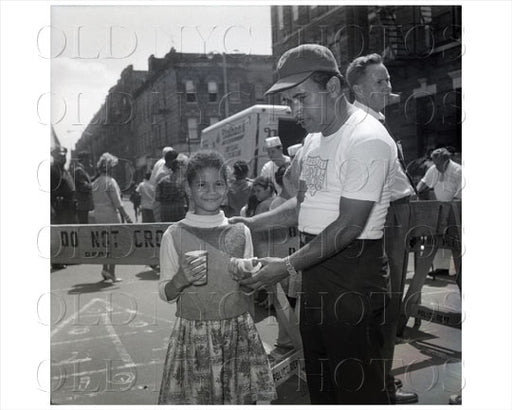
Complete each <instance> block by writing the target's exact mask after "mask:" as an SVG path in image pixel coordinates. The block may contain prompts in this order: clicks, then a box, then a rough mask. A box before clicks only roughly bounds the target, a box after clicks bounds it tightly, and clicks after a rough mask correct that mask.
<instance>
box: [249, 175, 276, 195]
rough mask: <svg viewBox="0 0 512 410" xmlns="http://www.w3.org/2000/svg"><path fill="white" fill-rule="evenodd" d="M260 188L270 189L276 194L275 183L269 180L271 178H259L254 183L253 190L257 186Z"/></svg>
mask: <svg viewBox="0 0 512 410" xmlns="http://www.w3.org/2000/svg"><path fill="white" fill-rule="evenodd" d="M258 185H259V186H260V187H262V188H263V189H267V188H270V190H271V191H272V193H275V192H276V187H275V186H274V183H273V182H272V180H271V179H270V178H269V177H264V176H259V177H257V178H256V179H255V180H254V181H253V183H252V186H253V188H254V187H255V186H258Z"/></svg>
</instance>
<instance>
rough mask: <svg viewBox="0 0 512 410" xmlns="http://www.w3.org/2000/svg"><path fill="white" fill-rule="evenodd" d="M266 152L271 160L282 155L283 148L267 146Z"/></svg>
mask: <svg viewBox="0 0 512 410" xmlns="http://www.w3.org/2000/svg"><path fill="white" fill-rule="evenodd" d="M267 154H268V157H269V158H270V159H271V160H272V161H275V160H277V159H280V158H281V157H282V154H283V148H282V147H271V148H267Z"/></svg>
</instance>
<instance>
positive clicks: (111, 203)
mask: <svg viewBox="0 0 512 410" xmlns="http://www.w3.org/2000/svg"><path fill="white" fill-rule="evenodd" d="M118 162H119V160H118V159H117V157H115V156H114V155H112V154H109V153H108V152H105V153H104V154H102V155H101V157H100V159H99V161H98V164H97V165H96V168H97V171H98V177H97V178H96V179H95V180H94V182H93V183H92V196H93V201H94V218H95V221H96V223H98V224H112V223H120V222H121V220H120V218H119V216H120V215H121V216H122V217H123V218H124V220H125V221H126V222H128V223H132V220H131V219H130V217H129V216H128V214H127V213H126V211H125V209H124V207H123V205H122V202H121V190H120V189H119V185H118V184H117V182H116V180H115V179H114V178H112V170H113V169H114V167H115V166H116V165H117V164H118ZM115 269H116V265H114V264H104V265H103V270H102V271H101V276H103V279H104V280H111V281H112V282H120V281H121V279H120V278H117V277H116V274H115Z"/></svg>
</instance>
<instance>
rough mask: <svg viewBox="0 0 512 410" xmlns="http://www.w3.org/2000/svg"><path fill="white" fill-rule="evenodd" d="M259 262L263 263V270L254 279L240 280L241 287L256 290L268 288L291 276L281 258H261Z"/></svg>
mask: <svg viewBox="0 0 512 410" xmlns="http://www.w3.org/2000/svg"><path fill="white" fill-rule="evenodd" d="M257 262H261V263H262V264H263V268H261V269H260V270H259V271H258V273H256V274H255V275H253V276H252V277H250V278H247V279H243V280H240V282H239V283H240V285H245V286H249V287H251V288H253V289H256V290H257V289H262V288H268V287H270V286H272V285H274V284H276V283H277V282H279V281H281V280H283V279H284V278H286V277H288V275H289V273H288V270H287V269H286V264H285V262H284V260H283V259H281V258H261V259H257Z"/></svg>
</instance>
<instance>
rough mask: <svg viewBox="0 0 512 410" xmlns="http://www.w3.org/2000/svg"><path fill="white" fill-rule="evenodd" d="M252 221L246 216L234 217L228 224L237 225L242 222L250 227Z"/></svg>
mask: <svg viewBox="0 0 512 410" xmlns="http://www.w3.org/2000/svg"><path fill="white" fill-rule="evenodd" d="M250 220H251V218H246V217H244V216H232V217H231V218H229V219H228V222H229V223H230V224H236V223H238V222H241V223H243V224H244V225H246V226H249V225H250Z"/></svg>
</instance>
